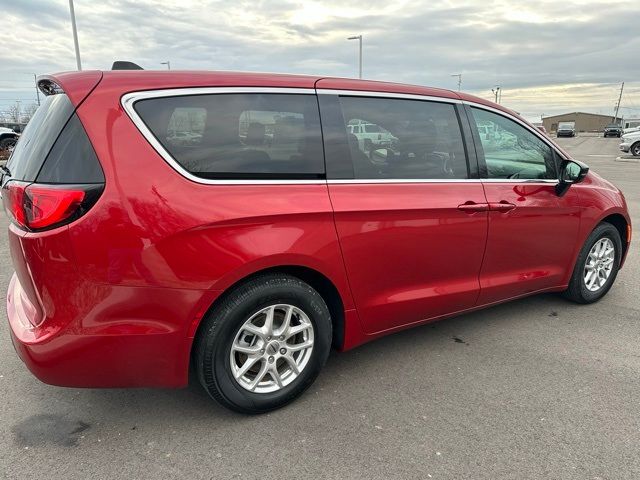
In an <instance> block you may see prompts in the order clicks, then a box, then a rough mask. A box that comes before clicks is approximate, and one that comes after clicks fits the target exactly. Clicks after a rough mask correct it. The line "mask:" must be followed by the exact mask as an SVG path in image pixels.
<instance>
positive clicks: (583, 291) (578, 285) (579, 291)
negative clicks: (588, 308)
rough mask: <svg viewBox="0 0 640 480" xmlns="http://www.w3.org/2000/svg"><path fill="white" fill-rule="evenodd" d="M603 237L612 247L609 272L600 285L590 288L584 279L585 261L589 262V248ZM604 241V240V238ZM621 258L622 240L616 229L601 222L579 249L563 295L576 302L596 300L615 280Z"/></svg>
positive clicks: (602, 295) (603, 294)
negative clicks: (593, 288)
mask: <svg viewBox="0 0 640 480" xmlns="http://www.w3.org/2000/svg"><path fill="white" fill-rule="evenodd" d="M604 239H608V240H609V241H610V242H611V244H612V245H613V248H614V252H613V261H612V268H611V272H610V273H609V276H608V277H607V278H606V281H604V283H603V284H602V285H601V286H599V287H598V288H597V289H596V290H591V289H590V288H588V286H587V282H586V281H585V275H586V271H587V270H586V267H587V261H589V262H591V259H590V258H589V254H590V252H591V249H592V248H594V245H596V243H598V242H600V241H601V240H604ZM604 241H605V242H606V240H604ZM621 258H622V240H621V239H620V233H619V232H618V229H617V228H616V227H614V226H613V225H611V224H610V223H607V222H602V223H601V224H599V225H598V226H597V227H596V228H595V229H594V230H593V232H591V234H590V235H589V237H588V238H587V240H586V241H585V243H584V246H583V247H582V250H580V254H579V255H578V259H577V261H576V265H575V267H574V269H573V274H572V276H571V280H570V281H569V288H567V290H566V291H565V292H564V296H565V297H566V298H567V299H569V300H572V301H574V302H576V303H593V302H597V301H598V300H600V299H601V298H602V297H604V296H605V295H606V294H607V292H608V291H609V289H610V288H611V286H612V285H613V283H614V282H615V280H616V276H617V275H618V270H619V269H620V260H621ZM597 275H599V274H597Z"/></svg>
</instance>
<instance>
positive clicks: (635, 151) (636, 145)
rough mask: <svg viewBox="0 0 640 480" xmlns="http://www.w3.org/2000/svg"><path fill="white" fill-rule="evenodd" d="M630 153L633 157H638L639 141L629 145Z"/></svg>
mask: <svg viewBox="0 0 640 480" xmlns="http://www.w3.org/2000/svg"><path fill="white" fill-rule="evenodd" d="M631 153H632V154H633V155H634V156H635V157H640V142H636V143H634V144H633V145H632V146H631Z"/></svg>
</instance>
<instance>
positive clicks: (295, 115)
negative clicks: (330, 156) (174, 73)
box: [134, 93, 324, 179]
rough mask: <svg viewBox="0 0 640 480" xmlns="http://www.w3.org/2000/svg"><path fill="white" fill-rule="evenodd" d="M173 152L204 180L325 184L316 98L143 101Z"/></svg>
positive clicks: (144, 112)
mask: <svg viewBox="0 0 640 480" xmlns="http://www.w3.org/2000/svg"><path fill="white" fill-rule="evenodd" d="M134 108H135V110H136V112H137V113H138V115H140V118H141V119H142V120H143V121H144V123H145V124H146V125H147V127H148V128H149V129H150V130H151V132H152V133H153V135H154V136H155V137H156V139H157V140H158V141H159V142H160V143H161V144H162V146H163V147H164V148H165V149H166V150H167V152H168V153H169V154H170V155H171V156H172V157H173V158H174V159H175V160H176V161H177V162H178V163H179V164H180V165H181V166H182V167H183V168H185V169H186V170H187V171H189V172H190V173H192V174H194V175H196V176H199V177H202V178H214V179H215V178H231V179H233V178H257V179H260V178H267V179H269V178H279V179H296V178H302V179H304V178H310V179H313V178H323V177H324V159H323V152H322V136H321V133H320V117H319V113H318V104H317V101H316V98H315V96H314V95H289V94H286V95H285V94H267V93H265V94H263V93H243V94H235V93H233V94H208V95H189V96H177V97H160V98H151V99H146V100H139V101H137V102H136V103H135V105H134Z"/></svg>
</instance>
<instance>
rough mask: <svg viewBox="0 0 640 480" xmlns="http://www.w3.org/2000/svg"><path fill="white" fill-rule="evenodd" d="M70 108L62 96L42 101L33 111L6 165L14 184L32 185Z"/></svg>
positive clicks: (69, 116)
mask: <svg viewBox="0 0 640 480" xmlns="http://www.w3.org/2000/svg"><path fill="white" fill-rule="evenodd" d="M73 110H74V108H73V105H72V103H71V101H70V100H69V98H68V97H67V96H66V95H63V94H59V95H50V96H48V97H45V99H44V101H43V102H42V104H41V105H40V106H39V107H38V109H37V110H36V113H35V114H34V115H33V117H32V118H31V120H30V121H29V123H28V124H27V126H26V128H25V129H24V132H23V134H22V135H21V137H20V139H19V140H18V143H17V144H16V148H15V150H14V151H13V154H12V155H11V158H10V159H9V162H8V163H7V168H8V169H9V170H10V171H11V177H12V178H14V179H15V180H24V181H27V182H33V181H34V180H35V179H36V177H37V176H38V172H39V171H40V168H41V167H42V164H43V163H44V160H45V158H46V157H47V154H48V153H49V150H51V147H52V146H53V144H54V142H55V141H56V139H57V138H58V135H59V134H60V132H61V131H62V129H63V128H64V126H65V124H66V123H67V121H68V120H69V118H71V115H72V114H73Z"/></svg>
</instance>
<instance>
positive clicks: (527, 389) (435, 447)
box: [0, 136, 640, 480]
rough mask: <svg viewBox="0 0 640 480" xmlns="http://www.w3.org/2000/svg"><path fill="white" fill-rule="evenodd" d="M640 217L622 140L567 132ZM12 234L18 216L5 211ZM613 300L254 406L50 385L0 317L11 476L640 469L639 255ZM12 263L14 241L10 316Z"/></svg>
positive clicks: (376, 348) (518, 314)
mask: <svg viewBox="0 0 640 480" xmlns="http://www.w3.org/2000/svg"><path fill="white" fill-rule="evenodd" d="M560 143H561V144H563V145H564V146H565V147H566V148H567V150H569V151H570V152H573V154H574V155H575V157H576V158H578V159H580V160H583V161H585V162H587V163H589V164H590V165H591V166H592V168H593V169H594V170H596V171H598V172H599V173H601V174H602V175H604V176H605V177H606V178H608V179H610V180H612V181H613V182H614V183H616V184H617V185H619V186H620V187H621V188H622V189H623V190H624V191H625V193H626V196H627V200H628V202H629V207H630V209H631V212H632V216H633V217H634V218H635V219H636V224H640V222H638V218H640V216H639V215H640V163H638V161H636V160H634V159H632V158H631V157H620V159H619V160H616V158H617V157H618V156H619V153H618V151H617V145H618V143H619V140H618V139H616V138H611V139H604V138H600V137H594V136H579V137H577V138H572V139H561V140H560ZM0 223H1V224H2V227H3V229H4V227H5V226H6V218H5V217H4V215H3V214H0ZM637 242H638V240H637V239H636V242H635V244H634V245H633V247H632V252H631V254H630V257H629V259H628V261H627V265H626V267H625V268H624V269H623V271H622V272H621V273H620V275H619V277H618V281H617V283H616V285H615V287H614V288H613V289H612V290H611V292H610V293H609V295H608V296H607V297H606V298H605V299H603V300H602V301H601V302H599V303H598V304H596V305H591V306H584V307H581V306H576V305H573V304H570V303H567V302H565V301H564V300H563V299H561V298H560V297H558V296H557V295H541V296H536V297H532V298H528V299H524V300H520V301H516V302H513V303H509V304H505V305H502V306H498V307H494V308H491V309H487V310H484V311H481V312H477V313H473V314H468V315H464V316H461V317H458V318H454V319H450V320H445V321H442V322H439V323H435V324H431V325H427V326H423V327H419V328H416V329H413V330H410V331H405V332H402V333H399V334H396V335H392V336H390V337H387V338H384V339H381V340H379V341H376V342H373V343H371V344H368V345H365V346H363V347H361V348H358V349H356V350H354V351H351V352H348V353H344V354H338V353H335V354H333V355H332V356H331V358H330V359H329V363H328V365H327V367H326V369H325V371H324V372H323V374H322V375H321V376H320V378H319V379H318V381H317V382H316V383H315V384H314V386H313V387H312V388H311V389H310V391H309V392H308V393H306V394H305V395H304V396H303V397H302V398H301V399H299V400H298V401H297V402H295V403H294V404H292V405H291V406H289V407H288V408H285V409H282V410H279V411H277V412H274V413H271V414H268V415H263V416H257V417H247V416H241V415H237V414H233V413H230V412H228V411H226V410H224V409H222V408H220V407H218V406H217V405H216V404H215V403H213V402H212V401H210V400H209V399H208V398H207V397H206V396H205V395H204V394H203V393H202V392H201V391H200V389H199V388H197V387H195V386H194V387H191V388H189V389H185V390H143V389H138V390H77V389H65V388H57V387H51V386H47V385H44V384H42V383H40V382H39V381H38V380H36V379H35V378H34V377H33V376H32V375H31V374H30V373H29V372H28V371H27V370H26V368H25V367H24V366H23V365H22V363H21V362H20V361H19V359H18V358H17V357H16V355H15V353H14V351H13V348H12V346H11V342H10V340H9V338H8V332H7V329H8V326H7V325H6V322H1V323H0V337H1V340H0V391H1V392H2V406H1V407H0V477H1V478H6V479H18V478H20V479H22V478H47V479H58V478H60V479H62V478H64V479H68V478H82V479H92V478H99V479H103V478H109V479H132V478H163V479H168V478H187V477H188V478H211V479H214V478H215V479H227V478H278V479H289V478H307V477H314V478H322V479H332V478H335V479H360V478H362V479H386V478H408V479H409V478H416V479H426V478H433V479H467V478H468V479H492V480H494V479H523V478H526V479H538V478H539V479H616V480H619V479H637V478H640V456H639V455H638V451H639V449H640V432H639V429H640V416H639V415H638V406H639V402H638V397H639V394H640V375H639V373H640V347H639V346H638V344H639V342H638V339H639V338H640V288H639V286H638V279H639V278H640V277H639V268H640V256H639V255H638V247H637V244H638V243H637ZM11 272H12V268H11V264H10V260H9V253H8V248H7V243H6V237H5V236H4V235H2V236H1V238H0V297H2V298H0V305H1V306H0V310H1V311H0V314H1V315H2V316H5V307H4V305H5V292H6V288H7V285H8V281H9V278H10V275H11Z"/></svg>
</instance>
